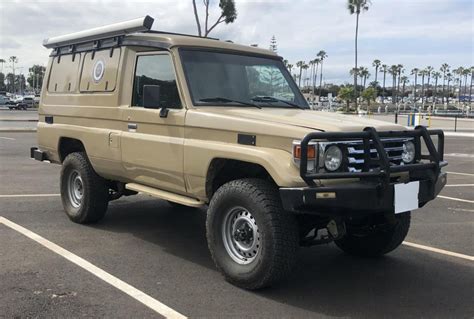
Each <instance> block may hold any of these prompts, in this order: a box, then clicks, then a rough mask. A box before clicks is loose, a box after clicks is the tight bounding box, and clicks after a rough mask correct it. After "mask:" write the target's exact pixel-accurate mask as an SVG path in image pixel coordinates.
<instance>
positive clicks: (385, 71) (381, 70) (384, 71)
mask: <svg viewBox="0 0 474 319" xmlns="http://www.w3.org/2000/svg"><path fill="white" fill-rule="evenodd" d="M387 71H388V65H386V64H382V68H381V69H380V72H383V88H382V104H383V102H384V100H385V76H386V75H387Z"/></svg>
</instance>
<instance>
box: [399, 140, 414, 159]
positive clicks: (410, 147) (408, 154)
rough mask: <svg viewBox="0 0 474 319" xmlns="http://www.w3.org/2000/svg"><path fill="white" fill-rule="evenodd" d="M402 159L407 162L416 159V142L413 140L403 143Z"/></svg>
mask: <svg viewBox="0 0 474 319" xmlns="http://www.w3.org/2000/svg"><path fill="white" fill-rule="evenodd" d="M402 160H403V162H404V163H406V164H409V163H411V162H413V161H414V160H415V144H414V143H413V142H411V141H407V142H405V143H404V144H403V153H402Z"/></svg>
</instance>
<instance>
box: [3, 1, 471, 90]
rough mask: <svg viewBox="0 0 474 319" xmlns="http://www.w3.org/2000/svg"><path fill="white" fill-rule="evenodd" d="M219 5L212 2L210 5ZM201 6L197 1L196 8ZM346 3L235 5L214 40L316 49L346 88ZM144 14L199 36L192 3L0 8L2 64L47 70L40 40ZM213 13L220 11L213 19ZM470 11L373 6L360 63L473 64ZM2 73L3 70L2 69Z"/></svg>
mask: <svg viewBox="0 0 474 319" xmlns="http://www.w3.org/2000/svg"><path fill="white" fill-rule="evenodd" d="M214 2H215V3H217V0H214ZM200 3H201V1H199V0H198V4H200ZM345 3H346V1H344V0H324V1H314V0H292V1H291V0H280V1H264V0H254V1H252V0H236V5H237V10H238V18H237V20H236V22H235V23H233V24H230V25H221V26H219V27H218V28H217V29H216V32H213V33H212V34H211V36H216V37H219V38H221V39H224V40H227V39H232V40H233V41H234V42H237V43H242V44H253V43H258V44H259V45H260V46H261V47H268V45H269V41H270V38H271V36H272V35H275V36H276V38H277V42H278V48H279V53H280V54H281V55H283V56H284V57H285V58H287V59H288V60H290V61H292V62H296V61H297V60H309V59H311V58H313V56H314V55H315V53H316V52H317V51H319V50H320V49H324V50H325V51H326V52H327V53H328V55H329V57H328V59H327V60H326V62H325V80H326V81H328V82H329V81H336V82H343V81H350V76H349V75H348V69H350V68H351V67H352V64H353V50H354V49H353V47H354V43H353V42H354V40H353V38H354V24H355V17H354V16H350V15H349V13H348V11H347V9H346V6H345ZM146 14H149V15H151V16H153V17H155V25H154V29H159V30H166V31H174V32H183V33H193V34H195V33H196V26H195V21H194V15H193V12H192V4H191V0H175V1H173V0H149V1H146V0H145V1H124V0H116V1H92V0H89V1H86V0H81V1H58V0H56V1H51V0H49V1H9V0H6V1H5V0H3V1H2V2H1V3H0V20H1V21H0V58H4V59H7V58H8V57H9V56H11V55H16V56H17V57H18V58H19V60H20V63H19V66H20V67H23V68H24V69H23V72H26V71H27V68H28V67H29V66H31V65H32V64H33V63H36V64H43V65H45V64H46V62H47V58H48V54H49V51H48V50H46V49H45V48H43V47H42V45H41V44H42V41H43V39H44V38H47V37H51V36H56V35H60V34H65V33H70V32H75V31H79V30H83V29H87V28H91V27H95V26H98V25H104V24H109V23H113V22H118V21H122V20H127V19H131V18H135V17H139V16H143V15H146ZM217 14H218V8H217V5H216V6H214V8H213V10H211V19H212V20H213V19H215V18H216V15H217ZM472 21H473V4H472V2H471V1H470V0H449V1H447V0H431V1H430V0H399V1H388V0H372V6H371V8H370V9H369V11H368V12H365V13H363V14H362V15H361V20H360V23H361V24H360V44H359V52H360V55H359V60H360V63H361V64H363V65H366V66H370V64H371V61H372V60H373V59H375V58H378V59H381V60H382V61H384V62H386V63H387V64H398V63H401V64H404V65H405V66H406V67H407V68H412V67H414V66H415V65H416V66H419V67H423V66H426V65H433V66H439V65H440V64H441V63H443V62H447V63H449V64H451V65H453V66H457V65H465V66H468V65H471V64H474V61H473V42H472V41H473V40H472V39H473V38H474V36H473V25H472ZM4 69H6V70H8V69H7V66H4Z"/></svg>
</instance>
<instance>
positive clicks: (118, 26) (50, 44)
mask: <svg viewBox="0 0 474 319" xmlns="http://www.w3.org/2000/svg"><path fill="white" fill-rule="evenodd" d="M153 21H154V19H153V18H152V17H150V16H148V15H147V16H145V17H142V18H138V19H133V20H128V21H124V22H119V23H114V24H110V25H106V26H103V27H98V28H93V29H89V30H84V31H80V32H75V33H71V34H66V35H62V36H58V37H53V38H49V39H45V40H44V41H43V46H44V47H46V48H48V49H55V51H57V53H58V54H59V53H60V51H62V50H61V48H64V47H69V50H68V51H70V52H74V51H75V48H74V47H75V45H77V44H83V43H86V42H93V46H94V47H97V48H98V47H99V46H100V41H101V40H106V39H114V41H113V42H114V43H117V44H118V45H119V44H120V39H121V38H122V37H123V36H125V35H126V34H129V33H135V32H144V31H149V30H150V29H151V27H152V25H153Z"/></svg>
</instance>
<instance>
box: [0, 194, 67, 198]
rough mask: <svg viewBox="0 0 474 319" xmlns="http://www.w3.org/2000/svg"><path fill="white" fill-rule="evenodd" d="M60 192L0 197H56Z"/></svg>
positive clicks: (3, 196)
mask: <svg viewBox="0 0 474 319" xmlns="http://www.w3.org/2000/svg"><path fill="white" fill-rule="evenodd" d="M56 196H61V194H12V195H0V198H17V197H56Z"/></svg>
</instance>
